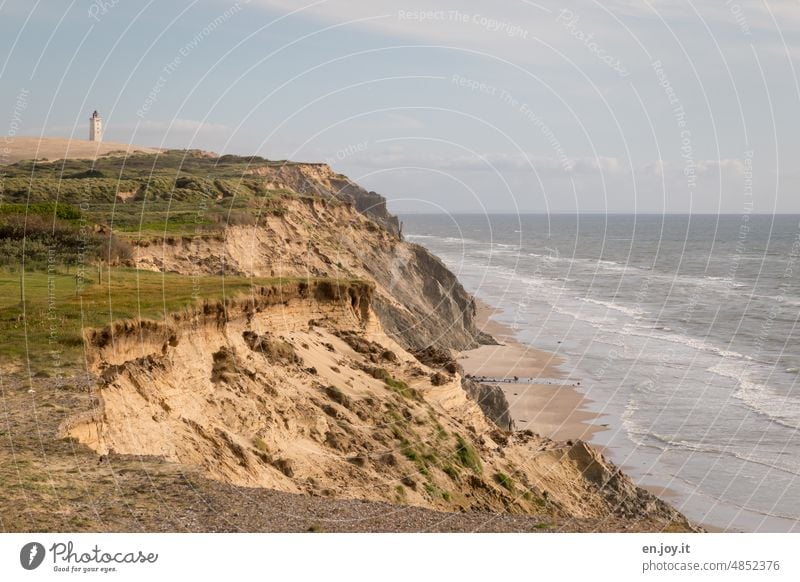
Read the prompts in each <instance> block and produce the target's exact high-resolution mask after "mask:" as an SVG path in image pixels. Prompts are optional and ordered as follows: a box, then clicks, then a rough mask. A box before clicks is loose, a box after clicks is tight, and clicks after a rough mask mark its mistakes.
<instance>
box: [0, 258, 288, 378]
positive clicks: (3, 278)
mask: <svg viewBox="0 0 800 582" xmlns="http://www.w3.org/2000/svg"><path fill="white" fill-rule="evenodd" d="M84 276H85V277H86V279H85V280H83V281H82V282H81V281H80V280H76V270H75V268H72V270H71V272H70V273H67V272H66V270H65V268H63V267H60V268H58V269H54V270H53V271H52V272H50V273H48V272H42V271H38V272H26V273H25V274H24V289H25V298H24V299H25V301H24V304H23V303H22V302H21V295H20V284H21V282H22V281H21V275H20V271H19V270H16V271H12V270H7V269H6V270H2V271H0V357H2V358H3V360H5V361H6V362H8V361H9V360H16V361H17V362H29V363H30V368H31V372H33V373H36V372H37V371H44V372H47V371H50V372H52V371H58V370H61V371H67V370H69V371H74V370H75V369H77V368H80V365H81V363H82V361H83V341H82V329H83V328H87V327H89V328H98V327H103V326H106V325H109V324H110V323H111V322H113V321H115V320H120V319H134V318H143V319H152V320H157V321H158V320H162V321H163V320H165V319H166V317H167V316H168V315H169V314H170V313H172V312H176V311H179V310H181V309H183V308H185V307H188V306H191V305H193V304H195V303H197V302H198V301H201V300H202V299H212V300H213V299H221V298H223V297H232V296H238V295H241V294H244V293H246V292H248V291H249V290H250V289H251V288H252V287H253V286H271V285H281V284H284V283H287V282H291V281H293V280H291V279H277V278H275V279H271V278H253V279H250V278H246V277H229V276H226V277H220V276H201V277H191V276H184V275H176V274H162V273H156V272H151V271H140V270H135V269H125V268H112V269H110V270H109V269H108V268H104V269H103V274H102V283H98V270H97V267H91V268H88V269H87V271H86V272H85V273H84Z"/></svg>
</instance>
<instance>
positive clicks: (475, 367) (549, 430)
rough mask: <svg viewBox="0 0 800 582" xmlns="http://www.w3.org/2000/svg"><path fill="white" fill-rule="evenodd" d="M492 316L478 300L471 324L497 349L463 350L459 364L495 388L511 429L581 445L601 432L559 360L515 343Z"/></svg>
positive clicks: (488, 308) (554, 356)
mask: <svg viewBox="0 0 800 582" xmlns="http://www.w3.org/2000/svg"><path fill="white" fill-rule="evenodd" d="M495 312H496V310H495V309H494V308H492V307H491V306H489V305H486V304H485V303H480V302H479V303H478V317H477V324H478V326H479V327H480V329H481V330H483V331H485V332H486V333H489V334H491V335H492V336H493V337H494V338H495V339H496V340H497V341H498V342H500V344H501V345H495V346H481V347H479V348H477V349H474V350H469V351H466V352H463V353H462V354H461V356H460V357H459V363H461V365H462V366H463V367H464V371H465V373H466V374H470V375H472V376H475V377H476V379H478V380H480V381H482V382H485V383H487V384H497V385H499V386H500V387H501V389H502V390H503V392H504V393H505V395H506V398H507V399H508V402H509V404H510V405H511V416H512V418H513V419H514V422H515V423H516V427H517V429H520V430H524V429H529V430H532V431H533V432H535V433H537V434H540V435H542V436H547V437H550V438H553V439H557V440H570V439H583V440H586V441H588V440H590V439H591V437H592V435H593V434H595V433H596V432H598V431H601V430H604V427H603V426H601V424H600V422H599V421H598V415H597V414H594V413H592V412H589V411H588V410H587V409H586V406H587V405H588V404H589V403H590V400H589V399H587V398H586V397H585V396H583V395H582V394H580V393H579V392H578V391H577V390H576V386H577V385H578V382H579V381H580V380H579V379H573V378H567V377H566V375H565V374H564V372H563V371H562V370H561V369H560V367H559V366H560V365H561V364H562V363H563V362H562V360H561V359H560V358H559V357H558V356H556V355H554V354H551V353H549V352H545V351H542V350H537V349H535V348H532V347H530V346H526V345H523V344H521V343H519V342H517V341H515V340H514V339H513V331H512V330H511V329H510V328H509V327H507V326H504V325H503V324H500V323H498V322H497V321H494V320H493V319H492V315H493V314H494V313H495Z"/></svg>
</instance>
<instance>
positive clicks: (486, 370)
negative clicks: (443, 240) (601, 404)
mask: <svg viewBox="0 0 800 582" xmlns="http://www.w3.org/2000/svg"><path fill="white" fill-rule="evenodd" d="M475 303H476V306H477V309H476V316H475V323H476V326H477V327H478V329H480V330H481V331H483V332H485V333H488V334H489V335H491V336H492V337H493V338H495V340H497V342H498V343H499V345H484V346H479V347H478V348H475V349H472V350H465V351H463V352H461V353H460V354H459V355H458V361H459V363H460V364H461V366H462V367H463V368H464V373H465V374H469V375H470V376H471V377H472V378H473V379H475V380H476V381H478V382H482V383H484V384H491V385H494V386H499V387H500V388H501V389H502V390H503V392H504V394H505V395H506V398H507V399H508V402H509V405H510V414H511V418H512V419H513V420H514V423H515V425H516V426H515V428H516V429H517V430H525V429H529V430H532V431H533V432H535V433H537V434H539V435H541V436H544V437H548V438H551V439H553V440H559V441H568V440H577V439H580V440H583V441H585V442H587V443H589V444H591V446H592V447H593V448H595V449H597V450H599V451H600V452H602V453H603V454H604V455H605V456H607V457H608V458H609V459H612V460H613V457H614V455H613V454H612V453H613V450H612V449H611V448H609V447H607V446H605V445H603V444H598V443H595V442H592V440H593V437H594V436H595V435H596V434H598V433H601V432H605V431H607V430H612V428H613V427H612V426H611V424H610V423H608V422H603V421H602V419H603V418H604V417H605V416H607V414H601V413H597V412H593V411H591V410H590V409H589V405H590V404H592V403H593V402H594V400H592V399H591V398H588V397H587V396H585V395H584V394H582V393H581V392H580V390H579V389H578V386H580V381H579V380H577V379H575V378H570V377H568V376H567V375H566V374H565V373H564V371H563V370H562V369H561V368H560V366H561V365H562V364H563V363H564V359H563V358H562V357H560V356H558V355H556V354H554V353H551V352H547V351H545V350H541V349H538V348H534V347H532V346H529V345H526V344H524V343H522V342H520V341H518V340H517V339H516V338H515V337H514V330H513V329H512V328H511V327H509V326H507V325H505V324H503V323H500V322H498V321H496V320H494V319H492V317H493V316H494V315H495V314H497V313H499V312H500V311H501V310H500V309H499V308H495V307H493V306H491V305H489V304H488V303H485V302H484V301H481V300H479V299H477V298H476V299H475ZM515 379H516V380H525V382H519V381H517V382H515V381H514V380H515ZM538 379H541V380H544V381H543V382H537V381H536V380H538ZM618 467H619V468H620V470H622V471H623V472H625V473H626V474H628V475H631V476H632V478H633V479H634V480H635V482H636V484H637V486H638V487H641V488H642V489H645V490H646V491H649V492H650V493H652V494H653V495H655V496H656V497H658V498H659V499H662V500H664V501H666V502H667V503H669V504H670V505H671V506H673V507H679V505H680V501H681V499H682V496H681V494H679V493H678V492H677V491H675V490H674V489H672V488H671V487H669V486H664V485H659V484H654V483H649V484H642V483H640V481H641V478H642V477H643V476H642V475H641V474H640V473H639V472H638V471H637V470H636V467H635V466H634V465H633V464H631V463H630V460H628V462H624V463H621V464H618ZM697 525H699V526H700V527H702V528H703V529H705V530H706V531H707V532H712V533H713V532H717V533H718V532H723V531H726V530H725V529H723V528H721V527H718V526H715V525H709V524H707V523H704V522H701V523H697Z"/></svg>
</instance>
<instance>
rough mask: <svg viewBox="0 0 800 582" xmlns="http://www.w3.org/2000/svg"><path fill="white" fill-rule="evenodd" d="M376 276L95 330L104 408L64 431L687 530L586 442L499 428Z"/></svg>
mask: <svg viewBox="0 0 800 582" xmlns="http://www.w3.org/2000/svg"><path fill="white" fill-rule="evenodd" d="M373 293H374V289H373V287H372V285H370V284H364V283H348V284H344V283H343V284H342V285H335V284H331V283H330V282H310V283H293V284H286V285H282V286H280V287H268V288H258V289H254V292H253V293H252V294H251V295H249V296H248V297H246V298H239V299H230V300H228V301H226V302H219V303H217V302H214V303H206V304H203V305H199V306H197V307H196V308H195V309H192V310H189V311H184V312H181V313H178V314H174V315H173V316H171V317H170V319H169V320H168V322H167V323H156V322H148V321H133V322H119V323H117V324H115V325H113V326H110V327H108V328H104V329H101V330H92V331H89V332H87V335H86V345H87V355H88V362H89V365H90V367H91V369H92V370H93V371H94V372H95V374H96V375H97V377H98V378H99V379H100V381H99V385H98V387H97V389H96V396H97V398H98V400H99V402H100V406H99V408H98V409H97V410H95V412H93V413H91V414H85V415H82V416H77V417H73V418H72V419H70V420H69V421H68V422H65V423H64V424H63V425H62V427H61V433H62V435H63V436H70V437H72V438H76V439H78V440H79V441H81V442H83V443H85V444H87V445H88V446H90V447H92V448H93V449H95V450H97V451H98V452H99V453H102V454H106V453H117V454H137V455H155V456H161V457H164V458H166V459H169V460H171V461H175V462H179V463H183V464H188V465H196V466H200V467H202V468H203V469H204V470H205V471H206V472H207V473H208V475H210V476H212V477H213V478H215V479H219V480H222V481H225V482H229V483H233V484H237V485H246V486H256V487H268V488H272V489H277V490H281V491H287V492H297V493H306V494H312V495H328V496H337V497H344V498H355V499H368V500H383V501H389V502H393V503H407V504H413V505H418V506H423V507H429V508H437V509H444V510H464V509H488V510H492V511H501V512H513V513H526V514H534V515H542V516H547V517H549V518H568V517H591V518H596V517H603V516H614V517H617V518H623V519H630V520H631V523H633V522H635V521H637V520H638V521H640V522H646V523H647V524H648V527H650V528H652V527H670V528H677V529H687V528H688V527H689V526H688V524H687V523H686V521H685V519H684V518H683V517H682V516H680V515H679V514H678V513H677V512H675V511H674V510H673V509H671V508H670V507H669V506H667V505H666V504H664V503H663V502H661V501H659V500H658V499H656V498H655V497H653V496H652V495H650V494H649V493H646V492H644V491H643V490H641V489H638V488H636V487H635V486H634V485H633V483H632V482H631V481H630V480H629V479H628V478H627V477H625V476H623V475H622V474H621V473H620V472H619V471H618V470H617V469H616V468H615V467H614V466H613V465H611V464H610V463H608V462H607V461H606V460H605V459H604V458H603V457H602V456H601V455H600V454H599V453H597V452H596V451H594V450H592V449H591V448H589V447H587V446H586V445H584V444H583V443H580V442H579V443H576V444H564V443H558V442H554V441H551V440H549V439H544V438H540V437H538V436H536V435H534V434H532V433H530V432H510V431H506V430H501V429H500V428H498V427H497V426H496V425H495V424H494V423H492V422H491V421H489V420H487V418H486V416H485V415H484V414H483V412H482V411H481V410H480V408H479V407H478V406H477V404H476V403H475V402H474V401H473V400H471V399H470V398H468V397H467V394H466V393H465V391H464V390H463V389H462V387H461V376H460V374H459V373H458V371H448V370H446V369H439V370H435V369H432V368H430V367H428V366H426V365H425V364H422V363H421V362H420V361H419V360H418V359H417V358H416V357H414V356H413V355H412V354H411V353H409V352H408V351H406V350H405V349H404V348H403V347H402V346H401V345H399V344H398V343H397V342H395V341H394V340H393V339H392V338H391V337H389V336H388V335H387V334H386V333H385V332H384V330H383V328H382V326H381V323H380V321H379V320H378V318H377V317H376V316H375V313H374V311H373V310H372V308H371V306H370V301H371V298H372V295H373Z"/></svg>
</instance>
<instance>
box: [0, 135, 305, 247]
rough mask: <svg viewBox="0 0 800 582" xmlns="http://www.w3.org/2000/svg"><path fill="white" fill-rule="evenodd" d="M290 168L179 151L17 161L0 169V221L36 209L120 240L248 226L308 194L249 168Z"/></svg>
mask: <svg viewBox="0 0 800 582" xmlns="http://www.w3.org/2000/svg"><path fill="white" fill-rule="evenodd" d="M291 165H293V163H291V162H286V161H270V160H266V159H264V158H261V157H258V156H252V157H241V156H233V155H225V156H221V157H212V156H209V155H207V154H204V153H202V152H197V151H181V150H170V151H166V152H163V153H160V154H133V155H130V156H112V157H106V158H102V157H101V158H99V159H97V160H95V161H92V160H61V161H58V162H55V163H41V162H33V161H22V162H18V163H16V164H11V165H8V166H0V195H2V196H0V197H1V198H2V202H3V204H2V205H0V223H2V221H3V220H4V217H8V216H12V218H13V215H20V214H21V215H29V214H31V213H34V214H40V215H41V216H42V218H45V219H47V218H49V219H50V220H51V221H59V222H60V226H62V227H65V228H66V227H68V226H69V225H70V224H72V225H74V226H77V222H78V221H85V222H86V223H88V225H89V226H92V225H94V224H101V225H106V226H109V227H113V230H114V232H115V234H117V235H118V236H121V237H122V238H125V239H132V238H144V239H151V238H156V237H157V236H159V235H165V234H166V235H173V236H192V235H196V234H206V233H209V232H210V233H214V232H217V233H218V232H221V231H222V230H223V228H224V227H225V226H226V225H230V224H232V225H236V224H244V225H252V224H256V223H257V222H258V220H259V219H262V218H263V217H264V216H265V215H270V214H278V215H280V214H282V213H285V212H286V200H287V199H290V198H292V199H293V198H304V197H307V195H304V194H300V193H297V192H294V191H292V190H287V189H285V188H273V187H271V186H272V185H270V184H268V183H266V182H265V181H264V179H263V178H261V177H259V176H254V175H251V174H250V173H249V172H250V171H252V170H253V169H254V168H257V167H265V166H270V167H280V166H291ZM0 238H7V237H2V236H0ZM0 263H4V261H3V260H2V256H0Z"/></svg>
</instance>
